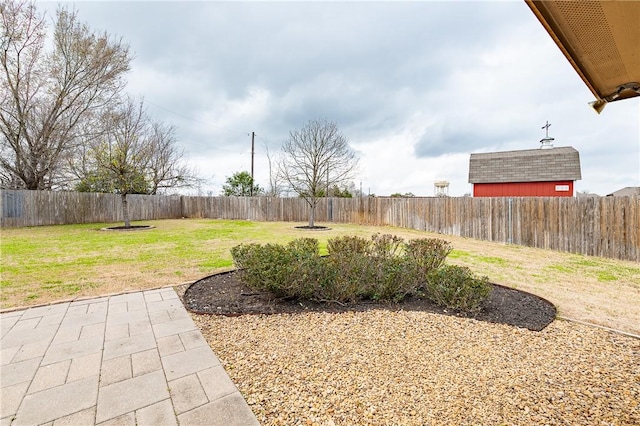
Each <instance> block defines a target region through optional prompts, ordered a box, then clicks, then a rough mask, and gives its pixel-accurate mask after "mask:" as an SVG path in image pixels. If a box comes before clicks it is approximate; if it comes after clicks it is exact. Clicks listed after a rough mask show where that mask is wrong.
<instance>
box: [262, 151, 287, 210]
mask: <svg viewBox="0 0 640 426" xmlns="http://www.w3.org/2000/svg"><path fill="white" fill-rule="evenodd" d="M265 150H266V152H267V161H268V162H269V188H267V191H266V192H265V195H267V196H268V197H279V196H280V195H282V192H283V186H284V178H283V177H282V173H280V169H279V168H278V163H279V159H278V157H276V158H273V156H272V154H271V151H269V145H267V144H265Z"/></svg>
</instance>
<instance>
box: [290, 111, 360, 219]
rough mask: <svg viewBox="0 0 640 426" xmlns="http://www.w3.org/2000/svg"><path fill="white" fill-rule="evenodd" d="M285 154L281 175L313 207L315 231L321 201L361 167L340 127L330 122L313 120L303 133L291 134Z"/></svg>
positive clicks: (311, 209) (303, 128)
mask: <svg viewBox="0 0 640 426" xmlns="http://www.w3.org/2000/svg"><path fill="white" fill-rule="evenodd" d="M282 153H283V158H282V160H281V162H280V173H281V174H282V177H283V178H284V180H285V181H286V182H287V184H288V185H289V187H290V188H291V190H292V191H294V192H295V193H297V194H298V195H299V196H300V197H302V198H304V199H305V201H306V202H307V204H309V207H310V213H309V227H314V226H315V225H314V221H315V210H316V204H317V200H318V198H319V197H321V196H322V195H324V194H325V193H326V192H325V191H326V189H327V188H329V187H331V186H332V185H340V184H342V183H344V182H346V181H348V180H350V179H351V178H352V175H353V174H354V172H355V170H356V167H357V165H358V159H357V157H356V154H355V153H354V152H353V151H352V150H351V149H350V148H349V144H348V141H347V138H346V137H345V136H344V135H343V134H342V133H341V132H340V130H339V129H338V125H337V124H336V123H334V122H330V121H327V120H310V121H309V122H308V123H307V124H306V125H305V126H304V127H302V129H300V130H292V131H291V132H289V140H287V141H286V142H284V144H283V145H282Z"/></svg>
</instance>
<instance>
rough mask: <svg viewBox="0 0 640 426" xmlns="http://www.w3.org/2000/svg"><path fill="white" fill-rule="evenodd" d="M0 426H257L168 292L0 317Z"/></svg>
mask: <svg viewBox="0 0 640 426" xmlns="http://www.w3.org/2000/svg"><path fill="white" fill-rule="evenodd" d="M0 326H1V335H0V337H1V338H0V392H1V400H0V426H5V425H15V426H18V425H53V426H58V425H104V426H106V425H132V426H135V425H154V426H156V425H178V424H179V425H207V426H212V425H257V424H258V422H257V420H256V418H255V416H254V415H253V413H252V412H251V410H250V409H249V406H248V405H247V403H246V402H245V400H244V399H243V397H242V396H241V395H240V393H239V392H238V389H237V388H236V387H235V385H234V384H233V383H232V382H231V380H230V379H229V376H227V374H226V372H225V371H224V369H223V367H222V366H221V365H220V361H219V360H218V358H216V356H215V355H214V354H213V352H212V351H211V348H209V346H208V345H207V342H206V341H205V340H204V338H203V337H202V334H201V333H200V331H199V330H198V328H197V327H196V326H195V324H194V323H193V321H192V320H191V317H190V316H189V314H188V313H187V311H186V310H185V308H184V306H183V305H182V303H181V302H180V299H179V298H178V296H177V295H176V293H175V291H174V290H173V289H172V288H162V289H157V290H150V291H144V292H142V291H141V292H136V293H128V294H122V295H117V296H110V297H100V298H95V299H87V300H81V301H74V302H66V303H59V304H55V305H49V306H40V307H34V308H29V309H25V310H20V311H15V312H7V313H2V314H0Z"/></svg>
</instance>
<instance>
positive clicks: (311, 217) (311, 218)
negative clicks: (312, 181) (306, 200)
mask: <svg viewBox="0 0 640 426" xmlns="http://www.w3.org/2000/svg"><path fill="white" fill-rule="evenodd" d="M310 207H311V210H310V212H309V228H313V224H314V219H315V216H316V203H315V201H314V202H313V203H311V204H310Z"/></svg>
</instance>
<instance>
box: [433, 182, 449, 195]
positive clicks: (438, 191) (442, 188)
mask: <svg viewBox="0 0 640 426" xmlns="http://www.w3.org/2000/svg"><path fill="white" fill-rule="evenodd" d="M433 192H434V193H435V195H436V197H448V196H449V181H448V180H437V181H435V183H434V184H433Z"/></svg>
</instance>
